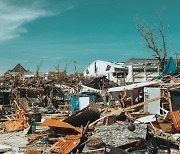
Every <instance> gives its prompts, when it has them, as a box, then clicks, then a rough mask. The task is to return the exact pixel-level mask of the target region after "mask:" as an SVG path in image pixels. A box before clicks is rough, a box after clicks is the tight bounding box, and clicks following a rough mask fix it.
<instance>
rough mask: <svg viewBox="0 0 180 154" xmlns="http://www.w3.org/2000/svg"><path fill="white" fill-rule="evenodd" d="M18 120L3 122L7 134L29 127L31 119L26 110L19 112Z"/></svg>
mask: <svg viewBox="0 0 180 154" xmlns="http://www.w3.org/2000/svg"><path fill="white" fill-rule="evenodd" d="M16 114H17V116H18V118H17V119H14V120H11V121H5V122H3V125H4V127H5V129H6V131H7V132H12V131H18V130H23V129H26V128H28V127H29V122H30V119H29V117H28V116H27V114H26V111H25V110H19V111H17V113H16Z"/></svg>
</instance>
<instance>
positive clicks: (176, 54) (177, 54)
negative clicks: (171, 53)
mask: <svg viewBox="0 0 180 154" xmlns="http://www.w3.org/2000/svg"><path fill="white" fill-rule="evenodd" d="M175 56H176V67H178V56H179V53H178V52H176V53H175Z"/></svg>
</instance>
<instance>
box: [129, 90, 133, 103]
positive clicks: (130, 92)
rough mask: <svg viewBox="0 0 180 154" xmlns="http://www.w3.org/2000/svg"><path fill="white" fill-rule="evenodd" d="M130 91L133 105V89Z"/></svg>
mask: <svg viewBox="0 0 180 154" xmlns="http://www.w3.org/2000/svg"><path fill="white" fill-rule="evenodd" d="M130 93H131V106H133V100H134V97H133V90H130Z"/></svg>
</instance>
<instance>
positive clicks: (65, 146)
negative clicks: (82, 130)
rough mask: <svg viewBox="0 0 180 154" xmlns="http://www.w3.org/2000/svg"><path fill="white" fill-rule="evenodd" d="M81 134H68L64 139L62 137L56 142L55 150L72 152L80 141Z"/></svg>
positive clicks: (65, 152) (63, 152) (64, 153)
mask: <svg viewBox="0 0 180 154" xmlns="http://www.w3.org/2000/svg"><path fill="white" fill-rule="evenodd" d="M80 138H81V134H78V135H67V136H66V137H65V138H64V139H60V140H59V141H58V142H56V143H55V146H56V148H55V149H54V150H53V152H58V153H62V154H67V153H70V152H71V151H72V150H73V149H74V148H75V147H76V146H77V145H78V144H79V143H80Z"/></svg>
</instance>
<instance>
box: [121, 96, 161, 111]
mask: <svg viewBox="0 0 180 154" xmlns="http://www.w3.org/2000/svg"><path fill="white" fill-rule="evenodd" d="M159 99H161V97H156V98H153V99H150V100H148V101H145V102H142V103H139V104H136V105H133V106H129V107H127V108H124V109H123V111H124V112H126V111H128V110H131V109H134V108H137V107H139V106H143V105H145V104H148V103H151V102H154V101H157V100H159Z"/></svg>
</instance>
